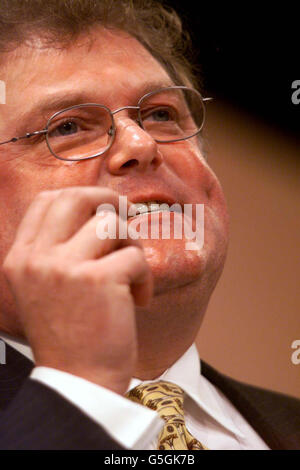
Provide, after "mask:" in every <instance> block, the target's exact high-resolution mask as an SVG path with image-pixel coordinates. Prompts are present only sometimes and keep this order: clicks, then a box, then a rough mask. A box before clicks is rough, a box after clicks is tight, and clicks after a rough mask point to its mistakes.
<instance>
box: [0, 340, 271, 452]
mask: <svg viewBox="0 0 300 470" xmlns="http://www.w3.org/2000/svg"><path fill="white" fill-rule="evenodd" d="M1 337H2V338H3V339H4V340H5V341H6V342H7V343H8V344H10V345H11V346H12V347H14V348H15V349H16V350H18V351H19V352H20V353H22V354H23V355H25V356H26V357H28V358H29V359H31V360H32V361H33V362H34V358H33V355H32V351H31V349H30V347H29V346H27V345H25V344H24V343H20V342H19V341H16V340H15V339H13V338H11V337H9V336H7V335H4V334H1ZM30 378H31V379H33V380H37V381H39V382H41V383H43V384H44V385H46V386H48V387H50V388H52V389H54V390H56V391H57V392H58V393H59V394H60V395H62V396H63V397H65V398H66V399H67V400H69V401H70V402H71V403H73V404H74V405H75V406H76V407H78V408H79V409H80V410H81V411H83V412H84V413H85V414H86V415H87V416H89V417H90V418H91V419H93V420H94V421H96V422H97V423H98V424H100V425H101V426H102V427H103V428H104V429H105V430H106V431H107V433H108V434H109V435H111V436H112V437H113V438H114V439H115V440H116V441H117V442H119V443H120V444H121V445H123V446H124V447H125V448H127V449H134V450H138V449H145V450H147V449H149V450H151V449H155V448H156V442H157V436H158V434H159V431H160V430H161V428H162V425H163V421H162V420H161V419H160V418H159V416H158V414H157V413H156V411H153V410H150V409H148V408H146V407H144V406H142V405H139V404H137V403H134V402H131V401H130V400H128V399H127V398H125V397H122V396H120V395H118V394H116V393H114V392H112V391H111V390H108V389H106V388H103V387H100V386H98V385H96V384H94V383H91V382H89V381H87V380H85V379H82V378H81V377H77V376H74V375H72V374H69V373H67V372H63V371H60V370H57V369H52V368H49V367H35V368H34V369H33V370H32V372H31V375H30ZM156 380H166V381H170V382H174V383H176V384H177V385H179V386H180V387H181V388H182V389H183V390H184V392H185V400H184V408H185V421H186V425H187V428H188V430H189V431H190V432H191V434H192V435H193V436H194V437H195V438H197V439H198V440H199V441H200V442H202V443H203V444H204V445H205V446H206V447H208V448H209V449H211V450H251V449H255V450H267V449H269V448H268V446H267V445H266V444H265V443H264V442H263V440H262V439H261V438H260V436H259V435H258V434H257V433H256V432H255V431H254V430H253V428H252V427H251V426H250V425H249V424H248V423H247V421H246V420H245V419H244V418H243V416H242V415H241V414H240V413H239V411H237V409H236V408H235V407H234V406H233V405H232V404H231V403H230V402H229V400H228V399H227V398H226V397H225V396H224V395H223V394H222V393H221V392H220V391H219V390H218V389H217V388H216V387H215V386H214V385H212V384H211V383H210V382H209V381H208V380H207V379H206V378H205V377H203V375H202V374H201V365H200V360H199V356H198V352H197V349H196V346H195V345H192V346H191V347H190V348H189V349H188V350H187V351H186V352H185V354H184V355H183V356H182V357H181V358H180V359H179V360H178V361H177V362H176V363H175V364H173V365H172V367H170V368H169V369H168V370H166V371H165V372H164V373H163V374H162V375H161V376H160V377H157V379H156ZM149 382H154V381H147V382H145V383H149ZM140 383H142V382H141V381H140V380H138V379H136V378H133V379H132V380H131V383H130V387H129V389H131V388H133V387H135V386H137V385H139V384H140Z"/></svg>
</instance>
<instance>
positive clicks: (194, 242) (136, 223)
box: [96, 196, 204, 250]
mask: <svg viewBox="0 0 300 470" xmlns="http://www.w3.org/2000/svg"><path fill="white" fill-rule="evenodd" d="M111 213H114V214H116V209H115V207H114V206H113V205H112V204H100V205H99V206H98V208H97V213H96V215H97V216H98V217H99V222H98V223H97V227H96V233H97V237H98V238H99V239H100V240H105V239H107V238H109V239H113V240H115V239H116V238H118V239H123V240H124V239H126V238H128V235H129V236H130V238H132V239H134V240H137V239H142V240H148V239H151V240H158V239H163V240H171V239H172V240H173V239H175V240H176V239H177V240H182V239H184V240H186V243H185V249H186V250H201V248H202V247H203V245H204V204H184V205H183V206H182V205H181V204H178V203H175V204H172V205H169V204H167V203H157V202H155V201H154V202H153V201H152V202H148V203H136V204H131V205H130V206H128V203H127V197H126V196H119V208H118V214H119V216H120V217H121V219H122V220H123V221H125V224H120V225H119V227H118V233H117V222H116V217H111Z"/></svg>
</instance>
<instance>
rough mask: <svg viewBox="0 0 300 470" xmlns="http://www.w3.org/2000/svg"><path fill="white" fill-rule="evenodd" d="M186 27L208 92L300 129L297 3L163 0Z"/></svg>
mask: <svg viewBox="0 0 300 470" xmlns="http://www.w3.org/2000/svg"><path fill="white" fill-rule="evenodd" d="M164 3H165V4H167V5H170V6H172V7H174V8H175V9H176V10H177V11H178V13H179V14H180V15H181V17H182V19H183V24H184V27H185V29H188V30H189V31H190V32H191V36H192V39H193V43H194V49H195V50H196V53H197V62H198V63H199V64H200V66H201V69H202V74H203V77H204V85H205V90H206V91H207V93H208V94H209V93H210V94H212V96H214V97H216V98H222V99H224V100H228V101H230V102H231V103H232V104H234V105H235V106H237V107H238V108H241V109H243V110H244V111H247V112H249V113H251V114H253V115H255V116H257V118H259V119H262V120H263V121H265V122H267V123H268V124H270V125H272V126H274V127H275V128H278V130H280V131H284V132H285V133H287V134H289V135H291V136H299V135H300V104H299V105H294V104H293V103H292V101H291V95H292V92H293V90H292V88H291V84H292V82H293V81H294V80H297V79H298V80H300V65H299V58H300V8H299V6H298V7H297V6H296V5H293V4H291V3H288V2H278V3H277V2H276V3H275V2H270V3H269V2H268V3H267V2H260V3H257V4H255V3H253V2H251V3H250V2H249V3H247V2H235V4H234V5H233V4H230V3H228V2H223V3H219V2H214V1H213V2H209V3H205V2H199V1H195V0H192V1H190V0H168V1H166V2H164Z"/></svg>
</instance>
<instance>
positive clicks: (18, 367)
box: [0, 343, 33, 410]
mask: <svg viewBox="0 0 300 470" xmlns="http://www.w3.org/2000/svg"><path fill="white" fill-rule="evenodd" d="M32 369H33V363H32V362H31V361H30V360H29V359H27V357H25V356H23V354H20V353H19V352H17V351H16V350H15V349H14V348H12V347H11V346H9V345H8V344H7V343H6V364H0V409H1V410H2V409H4V408H6V406H7V405H8V404H9V403H10V402H11V400H12V399H13V398H14V397H15V395H16V394H17V393H18V391H19V389H20V388H21V386H22V384H23V382H24V381H25V380H26V378H27V377H28V376H29V374H30V372H31V370H32Z"/></svg>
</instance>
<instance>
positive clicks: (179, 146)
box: [161, 138, 215, 202]
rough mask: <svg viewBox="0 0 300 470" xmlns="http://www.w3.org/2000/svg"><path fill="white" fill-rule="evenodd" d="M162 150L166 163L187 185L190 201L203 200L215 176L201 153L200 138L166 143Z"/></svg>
mask: <svg viewBox="0 0 300 470" xmlns="http://www.w3.org/2000/svg"><path fill="white" fill-rule="evenodd" d="M161 152H162V155H163V157H164V161H165V163H166V165H167V166H168V167H169V168H170V169H171V171H172V172H173V173H175V174H176V176H177V177H178V178H179V179H180V180H181V182H182V184H185V185H186V193H187V195H188V196H189V195H190V197H188V199H189V201H188V202H196V201H202V202H203V198H204V197H205V199H206V193H209V191H210V188H211V185H212V184H213V183H214V179H215V176H214V175H213V173H212V171H211V169H210V168H209V166H208V165H207V163H206V160H205V158H204V156H203V154H202V153H201V150H200V148H199V143H198V140H197V139H196V138H194V139H190V140H186V141H183V142H177V143H173V144H171V145H169V146H167V145H166V147H165V148H162V149H161ZM192 199H193V200H192Z"/></svg>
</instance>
